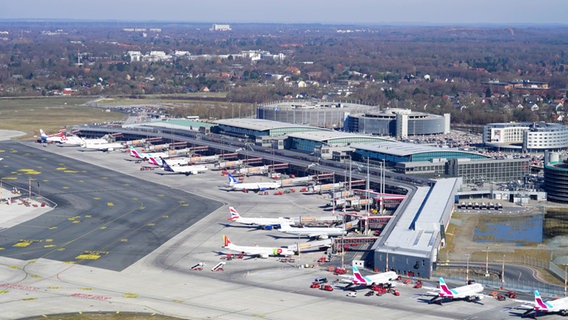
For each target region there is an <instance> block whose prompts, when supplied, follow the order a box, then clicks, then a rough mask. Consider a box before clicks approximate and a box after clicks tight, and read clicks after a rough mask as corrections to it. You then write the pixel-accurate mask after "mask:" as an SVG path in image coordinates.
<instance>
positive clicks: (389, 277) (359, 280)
mask: <svg viewBox="0 0 568 320" xmlns="http://www.w3.org/2000/svg"><path fill="white" fill-rule="evenodd" d="M352 268H353V277H351V278H349V279H345V280H343V282H349V285H362V286H371V285H373V284H387V285H392V283H391V281H393V280H396V278H398V275H397V274H396V272H394V271H387V272H381V273H377V274H372V275H370V276H363V275H362V274H361V272H359V269H358V268H357V267H356V266H353V267H352Z"/></svg>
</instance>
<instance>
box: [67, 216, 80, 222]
mask: <svg viewBox="0 0 568 320" xmlns="http://www.w3.org/2000/svg"><path fill="white" fill-rule="evenodd" d="M79 218H81V216H73V217H69V218H67V220H69V221H74V220H77V219H79Z"/></svg>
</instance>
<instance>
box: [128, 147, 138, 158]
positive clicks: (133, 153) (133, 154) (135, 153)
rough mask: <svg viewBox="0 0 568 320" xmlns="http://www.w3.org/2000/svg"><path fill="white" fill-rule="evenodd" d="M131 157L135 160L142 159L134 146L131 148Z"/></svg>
mask: <svg viewBox="0 0 568 320" xmlns="http://www.w3.org/2000/svg"><path fill="white" fill-rule="evenodd" d="M129 149H130V156H131V157H134V158H140V154H139V153H138V151H136V149H135V148H134V147H133V146H130V148H129Z"/></svg>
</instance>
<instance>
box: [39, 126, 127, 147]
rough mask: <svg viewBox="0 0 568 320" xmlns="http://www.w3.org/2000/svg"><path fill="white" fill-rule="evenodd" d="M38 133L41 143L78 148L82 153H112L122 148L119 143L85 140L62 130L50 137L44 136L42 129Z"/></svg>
mask: <svg viewBox="0 0 568 320" xmlns="http://www.w3.org/2000/svg"><path fill="white" fill-rule="evenodd" d="M39 132H40V135H41V141H42V142H45V143H58V144H60V145H62V146H79V147H81V148H82V150H83V151H87V150H94V151H112V150H117V149H122V148H124V145H123V144H122V143H119V142H109V141H108V140H106V139H102V138H98V139H85V138H81V137H79V136H76V135H67V134H66V133H65V131H63V130H61V131H59V132H58V133H54V134H50V135H48V134H46V133H45V132H44V131H43V129H40V130H39Z"/></svg>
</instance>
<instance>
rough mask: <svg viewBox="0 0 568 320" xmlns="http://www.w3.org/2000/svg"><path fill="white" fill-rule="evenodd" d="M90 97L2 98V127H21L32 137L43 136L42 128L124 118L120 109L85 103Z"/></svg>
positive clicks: (0, 112)
mask: <svg viewBox="0 0 568 320" xmlns="http://www.w3.org/2000/svg"><path fill="white" fill-rule="evenodd" d="M89 100H90V99H88V98H75V97H45V98H30V99H25V98H12V99H6V98H4V99H0V129H4V130H18V131H22V132H25V133H26V135H25V136H22V137H21V138H20V139H24V140H29V139H34V137H36V136H39V129H43V130H44V131H45V132H47V133H50V132H54V131H58V130H59V129H60V128H65V127H66V126H69V125H75V124H83V123H90V122H104V121H113V120H122V119H125V118H126V116H125V115H124V114H122V113H118V112H106V111H105V110H104V109H99V108H92V107H87V106H84V103H85V102H87V101H89Z"/></svg>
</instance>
